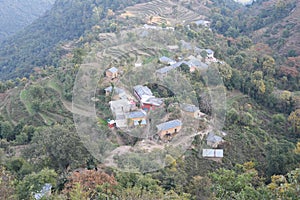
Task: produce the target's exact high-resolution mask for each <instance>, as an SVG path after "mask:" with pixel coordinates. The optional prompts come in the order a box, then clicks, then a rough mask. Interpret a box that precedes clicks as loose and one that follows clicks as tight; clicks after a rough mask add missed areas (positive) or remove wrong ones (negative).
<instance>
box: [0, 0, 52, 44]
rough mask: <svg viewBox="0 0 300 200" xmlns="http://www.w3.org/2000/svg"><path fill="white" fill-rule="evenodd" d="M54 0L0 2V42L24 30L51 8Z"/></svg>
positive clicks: (5, 0)
mask: <svg viewBox="0 0 300 200" xmlns="http://www.w3.org/2000/svg"><path fill="white" fill-rule="evenodd" d="M54 2H55V0H0V40H2V39H4V38H5V37H7V36H11V35H12V34H13V33H15V32H17V31H18V30H20V29H22V28H24V27H25V26H27V25H29V24H30V23H32V22H33V21H34V20H36V19H37V18H38V17H40V16H41V15H43V14H44V13H45V12H46V11H47V10H49V9H50V8H51V6H52V5H53V4H54Z"/></svg>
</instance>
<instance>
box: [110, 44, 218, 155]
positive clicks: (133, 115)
mask: <svg viewBox="0 0 300 200" xmlns="http://www.w3.org/2000/svg"><path fill="white" fill-rule="evenodd" d="M182 42H183V43H184V41H182ZM185 45H187V44H185ZM205 51H206V55H207V56H206V58H205V62H202V61H200V60H199V56H198V58H197V57H194V56H189V57H187V58H186V59H185V60H184V59H182V58H178V59H176V60H173V59H171V58H169V57H166V56H162V57H160V58H159V62H160V63H161V64H163V65H165V66H164V67H162V68H160V69H158V70H156V74H157V75H158V76H165V75H167V73H168V72H169V71H171V70H174V69H176V68H178V67H180V66H181V65H182V64H185V65H186V66H188V67H189V71H190V72H191V73H192V72H194V71H195V70H205V69H207V68H208V64H210V63H211V62H218V60H217V59H216V58H214V52H213V51H212V50H210V49H206V50H205ZM141 65H142V63H136V64H135V67H140V66H141ZM105 74H106V77H107V79H109V80H115V79H118V78H119V76H120V75H121V73H120V72H119V69H117V68H116V67H111V68H109V69H107V70H106V73H105ZM104 90H105V94H106V95H107V96H111V101H110V102H109V105H110V110H111V112H112V114H113V117H114V119H112V120H109V121H108V126H109V127H110V128H117V129H121V130H122V129H123V130H126V129H128V128H134V127H145V126H147V124H148V123H151V119H148V118H147V113H148V112H149V111H151V110H156V109H161V108H163V107H164V100H163V99H162V98H158V97H155V96H154V95H153V92H152V91H151V89H150V88H149V87H147V86H144V85H135V86H133V88H132V91H126V90H125V89H122V88H119V87H116V86H113V85H111V86H109V87H107V88H105V89H104ZM180 109H181V110H182V111H183V112H184V113H186V114H188V115H189V116H192V117H194V118H196V119H201V118H203V117H204V116H205V114H204V113H202V112H200V110H199V108H198V107H197V106H195V105H192V104H180ZM182 125H183V123H182V121H181V119H174V120H170V121H166V122H163V123H161V124H158V125H156V128H157V135H158V137H159V138H160V140H161V141H169V140H171V139H172V138H173V137H174V136H175V135H176V134H177V133H179V132H180V130H181V129H182ZM206 141H207V145H208V146H211V147H212V148H211V149H203V151H202V156H203V157H204V158H209V159H213V160H216V161H219V160H220V159H222V158H223V149H216V148H217V147H218V145H219V144H220V143H222V142H224V140H223V139H222V137H220V136H218V135H216V134H214V133H212V132H210V133H209V134H208V135H207V137H206Z"/></svg>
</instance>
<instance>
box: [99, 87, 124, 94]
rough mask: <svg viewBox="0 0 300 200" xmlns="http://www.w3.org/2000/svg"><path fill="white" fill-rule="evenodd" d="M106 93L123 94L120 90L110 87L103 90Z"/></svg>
mask: <svg viewBox="0 0 300 200" xmlns="http://www.w3.org/2000/svg"><path fill="white" fill-rule="evenodd" d="M104 90H105V91H106V92H112V91H114V93H115V94H121V93H124V92H125V91H124V90H123V89H121V88H118V87H112V86H109V87H107V88H105V89H104Z"/></svg>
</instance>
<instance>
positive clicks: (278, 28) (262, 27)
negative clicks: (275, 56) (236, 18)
mask: <svg viewBox="0 0 300 200" xmlns="http://www.w3.org/2000/svg"><path fill="white" fill-rule="evenodd" d="M244 17H247V18H246V19H245V21H246V23H247V25H246V28H245V29H246V30H251V32H250V34H249V36H251V37H252V39H253V40H254V41H255V42H262V43H266V44H268V45H270V46H271V47H272V48H273V49H274V51H276V52H278V53H279V54H281V55H284V56H296V55H300V31H299V30H300V1H299V0H285V1H283V0H263V1H262V0H260V1H257V2H255V3H253V5H252V6H250V7H249V9H248V10H247V13H246V14H245V16H244Z"/></svg>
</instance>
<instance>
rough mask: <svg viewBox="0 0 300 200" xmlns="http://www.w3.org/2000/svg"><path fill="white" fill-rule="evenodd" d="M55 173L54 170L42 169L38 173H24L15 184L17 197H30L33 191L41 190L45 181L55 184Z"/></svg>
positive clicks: (53, 185)
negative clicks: (21, 178) (20, 179)
mask: <svg viewBox="0 0 300 200" xmlns="http://www.w3.org/2000/svg"><path fill="white" fill-rule="evenodd" d="M57 176H58V175H57V173H56V172H55V171H54V170H50V169H47V168H46V169H43V170H41V171H40V172H38V173H35V172H34V173H31V174H29V175H26V176H25V177H24V178H23V180H22V181H20V182H19V183H18V185H17V188H16V190H17V196H18V198H19V199H30V198H31V197H32V196H33V195H34V193H36V192H39V191H41V189H42V188H43V186H44V185H45V184H46V183H49V184H51V185H52V187H55V186H56V179H57Z"/></svg>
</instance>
